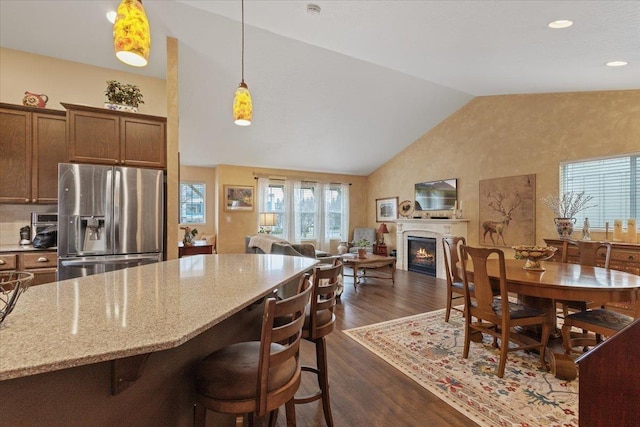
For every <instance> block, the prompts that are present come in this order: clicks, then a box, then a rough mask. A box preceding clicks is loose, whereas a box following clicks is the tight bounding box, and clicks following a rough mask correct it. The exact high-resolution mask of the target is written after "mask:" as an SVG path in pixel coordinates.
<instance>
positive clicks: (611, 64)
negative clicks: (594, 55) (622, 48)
mask: <svg viewBox="0 0 640 427" xmlns="http://www.w3.org/2000/svg"><path fill="white" fill-rule="evenodd" d="M627 64H628V62H627V61H609V62H607V66H608V67H624V66H625V65H627Z"/></svg>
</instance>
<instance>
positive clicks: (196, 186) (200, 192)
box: [180, 182, 206, 224]
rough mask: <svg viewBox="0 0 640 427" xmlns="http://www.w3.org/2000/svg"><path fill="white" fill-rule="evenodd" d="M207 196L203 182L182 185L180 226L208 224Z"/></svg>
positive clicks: (182, 183)
mask: <svg viewBox="0 0 640 427" xmlns="http://www.w3.org/2000/svg"><path fill="white" fill-rule="evenodd" d="M205 194H206V192H205V185H204V183H202V182H181V183H180V224H204V223H206V220H205V219H206V211H205V208H204V207H205V199H206V198H205Z"/></svg>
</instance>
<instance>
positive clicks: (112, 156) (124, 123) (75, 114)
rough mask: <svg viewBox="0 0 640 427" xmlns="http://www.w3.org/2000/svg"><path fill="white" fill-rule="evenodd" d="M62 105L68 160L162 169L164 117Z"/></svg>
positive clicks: (163, 159) (163, 163)
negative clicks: (66, 128)
mask: <svg viewBox="0 0 640 427" xmlns="http://www.w3.org/2000/svg"><path fill="white" fill-rule="evenodd" d="M62 105H63V106H64V107H65V108H66V109H67V126H68V129H69V158H70V160H71V161H72V162H78V163H95V164H107V165H124V166H136V167H148V168H158V169H164V168H166V165H167V160H166V118H164V117H156V116H149V115H144V114H137V113H126V112H120V111H117V112H116V111H110V110H105V109H101V108H95V107H88V106H83V105H73V104H64V103H63V104H62Z"/></svg>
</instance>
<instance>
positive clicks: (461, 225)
mask: <svg viewBox="0 0 640 427" xmlns="http://www.w3.org/2000/svg"><path fill="white" fill-rule="evenodd" d="M468 222H469V220H468V219H398V220H396V221H395V223H396V251H397V254H396V256H397V262H396V268H398V269H400V270H407V247H408V243H407V238H408V237H409V236H417V237H432V238H435V239H436V262H437V265H436V277H438V278H440V279H444V278H445V272H444V254H443V252H442V238H443V237H449V236H462V237H464V238H465V239H466V238H467V224H468Z"/></svg>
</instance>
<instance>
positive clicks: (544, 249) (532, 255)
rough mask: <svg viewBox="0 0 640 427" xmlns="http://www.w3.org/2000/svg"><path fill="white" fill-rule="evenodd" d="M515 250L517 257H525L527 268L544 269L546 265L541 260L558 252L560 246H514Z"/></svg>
mask: <svg viewBox="0 0 640 427" xmlns="http://www.w3.org/2000/svg"><path fill="white" fill-rule="evenodd" d="M513 250H514V251H515V259H524V260H526V262H525V263H524V267H522V268H523V269H525V270H531V271H544V267H543V266H542V263H541V262H540V261H544V260H547V259H549V258H551V257H552V256H553V254H555V253H556V251H557V250H558V248H554V247H553V246H527V245H520V246H513Z"/></svg>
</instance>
